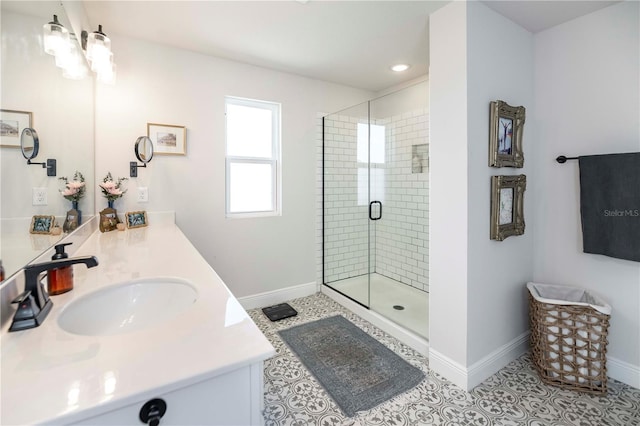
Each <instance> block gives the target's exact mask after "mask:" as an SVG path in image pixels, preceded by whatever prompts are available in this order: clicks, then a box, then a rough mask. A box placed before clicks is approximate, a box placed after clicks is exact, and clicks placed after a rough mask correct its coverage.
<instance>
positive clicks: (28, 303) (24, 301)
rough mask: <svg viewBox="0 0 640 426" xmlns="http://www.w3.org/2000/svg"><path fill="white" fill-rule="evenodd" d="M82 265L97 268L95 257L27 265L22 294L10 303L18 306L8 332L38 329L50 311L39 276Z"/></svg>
mask: <svg viewBox="0 0 640 426" xmlns="http://www.w3.org/2000/svg"><path fill="white" fill-rule="evenodd" d="M77 263H84V264H85V265H87V268H93V267H94V266H98V259H96V257H95V256H83V257H72V258H70V259H59V260H52V261H50V262H43V263H36V264H33V265H27V266H25V268H24V292H23V293H22V294H20V295H19V296H18V297H16V298H15V299H14V300H13V301H12V302H11V303H17V304H18V310H17V311H16V313H15V315H14V316H13V322H12V323H11V327H10V328H9V331H18V330H26V329H28V328H34V327H38V326H39V325H40V324H42V322H43V321H44V319H45V318H46V316H47V315H48V314H49V311H51V307H52V306H53V302H52V301H51V299H49V295H48V294H47V293H46V292H45V291H44V288H43V287H42V283H41V282H40V280H39V277H40V274H41V273H43V272H45V271H50V270H52V269H58V268H64V267H66V266H71V265H75V264H77Z"/></svg>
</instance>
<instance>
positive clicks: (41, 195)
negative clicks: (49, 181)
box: [32, 188, 47, 206]
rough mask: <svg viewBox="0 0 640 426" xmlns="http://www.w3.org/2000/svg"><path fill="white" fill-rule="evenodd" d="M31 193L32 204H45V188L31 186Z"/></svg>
mask: <svg viewBox="0 0 640 426" xmlns="http://www.w3.org/2000/svg"><path fill="white" fill-rule="evenodd" d="M32 194H33V203H32V204H33V205H34V206H46V205H47V188H32Z"/></svg>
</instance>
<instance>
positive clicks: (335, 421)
mask: <svg viewBox="0 0 640 426" xmlns="http://www.w3.org/2000/svg"><path fill="white" fill-rule="evenodd" d="M289 303H290V304H291V306H293V307H294V308H295V309H296V310H297V311H298V316H296V317H292V318H287V319H285V320H282V321H278V322H271V321H269V318H267V317H266V316H265V315H264V314H263V313H262V311H261V310H260V309H252V310H250V311H249V315H251V318H252V319H253V320H254V321H255V323H256V324H257V325H258V327H259V328H260V330H261V331H262V332H263V333H264V334H265V335H266V336H267V338H268V339H269V341H270V342H271V344H273V346H274V347H275V348H276V351H277V353H276V355H274V356H273V357H272V358H269V359H268V360H266V361H265V363H264V386H265V395H264V422H265V425H266V426H349V425H352V426H411V425H441V426H461V425H464V426H521V425H526V426H640V389H634V388H632V387H630V386H627V385H625V384H624V383H620V382H617V381H615V380H612V379H609V384H608V389H609V392H608V393H607V395H603V396H599V395H590V394H584V393H579V392H573V391H569V390H565V389H562V388H558V387H554V386H549V385H546V384H544V383H542V381H541V380H540V378H539V377H538V373H536V371H535V369H534V368H533V365H532V364H531V359H530V356H529V354H525V355H523V356H521V357H520V358H518V359H516V360H514V361H513V362H511V363H510V364H509V365H507V366H506V367H504V368H503V369H502V370H500V371H499V372H498V373H496V374H495V375H493V376H491V377H490V378H489V379H487V380H486V381H485V382H484V383H482V384H481V385H479V386H477V387H476V388H474V389H473V390H472V391H471V392H465V391H463V390H462V389H460V388H458V387H457V386H455V385H454V384H452V383H451V382H449V381H448V380H446V379H444V378H443V377H442V376H440V375H438V374H437V373H434V372H433V371H431V370H430V369H429V360H428V359H427V358H426V357H424V356H423V355H421V354H419V353H418V352H416V351H414V350H413V349H411V348H409V347H408V346H406V345H404V344H403V343H401V342H399V341H398V340H396V339H395V338H394V337H392V336H390V335H388V334H387V333H385V332H383V331H382V330H380V329H379V328H377V327H374V326H373V325H371V324H370V323H369V322H367V321H365V320H364V319H362V318H360V317H359V316H357V315H356V314H354V313H353V312H351V311H349V310H348V309H346V308H344V307H343V306H341V305H339V304H337V303H336V302H334V301H333V300H331V299H330V298H328V297H327V296H325V295H324V294H321V293H317V294H314V295H312V296H308V297H303V298H300V299H295V300H292V301H289ZM335 315H342V316H343V317H345V318H347V319H348V320H349V321H351V322H352V323H353V324H355V325H356V326H357V327H358V328H360V329H361V330H363V331H364V332H366V333H367V334H369V335H370V336H371V337H373V338H375V339H376V340H377V341H379V342H380V343H382V344H383V345H385V346H386V347H387V348H389V349H391V350H392V351H393V352H395V353H396V354H398V355H399V356H400V357H402V358H403V359H404V360H405V361H407V362H408V363H409V364H411V365H413V366H414V367H417V368H419V369H420V370H422V372H423V373H425V375H426V378H425V380H423V381H422V382H420V383H419V384H418V385H417V386H416V387H414V388H413V389H410V390H408V391H407V392H404V393H403V394H401V395H398V396H397V397H395V398H392V399H391V400H389V401H387V402H384V403H382V404H380V405H378V406H377V407H375V408H372V409H371V410H367V411H361V412H359V413H358V414H357V415H356V416H355V417H347V416H345V414H344V413H343V412H342V410H341V409H340V407H338V405H337V404H336V403H335V402H334V401H333V398H331V397H330V396H329V395H328V394H327V392H326V390H325V389H324V388H323V387H322V386H321V385H320V384H319V383H318V381H317V380H316V378H315V377H314V376H313V375H312V374H311V373H310V372H309V370H307V369H306V368H305V367H304V366H303V365H302V363H301V362H300V359H299V358H298V356H297V355H296V354H295V353H293V352H292V351H291V349H290V348H289V346H287V345H286V344H285V343H284V342H283V341H282V338H281V337H280V334H278V332H279V331H281V330H284V329H287V328H290V327H293V326H296V325H299V324H304V323H307V322H310V321H315V320H318V319H321V318H327V317H330V316H335Z"/></svg>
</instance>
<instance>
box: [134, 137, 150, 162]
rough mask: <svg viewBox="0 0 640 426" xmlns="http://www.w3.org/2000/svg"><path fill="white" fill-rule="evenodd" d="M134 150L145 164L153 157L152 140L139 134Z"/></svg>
mask: <svg viewBox="0 0 640 426" xmlns="http://www.w3.org/2000/svg"><path fill="white" fill-rule="evenodd" d="M135 151H136V157H138V160H140V161H142V162H143V163H145V164H147V163H148V162H149V161H151V159H152V158H153V142H151V139H149V137H147V136H140V137H139V138H138V139H137V140H136V146H135Z"/></svg>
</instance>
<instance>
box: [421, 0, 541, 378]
mask: <svg viewBox="0 0 640 426" xmlns="http://www.w3.org/2000/svg"><path fill="white" fill-rule="evenodd" d="M430 50H431V69H430V82H431V104H430V112H431V123H430V125H431V136H430V141H431V204H430V206H431V212H430V214H431V223H430V225H431V226H430V230H431V245H430V247H429V253H430V255H431V257H430V259H431V261H430V270H431V280H430V289H431V294H430V299H431V303H430V307H431V312H430V317H429V323H430V337H431V338H430V354H431V361H430V365H431V366H432V368H434V370H435V371H438V372H441V373H442V374H444V375H445V376H446V377H448V378H450V379H451V380H452V381H454V383H457V384H459V385H460V386H462V387H464V388H471V387H473V386H475V385H476V384H478V383H479V382H480V381H482V380H483V379H485V378H486V377H488V376H489V375H491V374H492V373H493V372H495V371H496V370H497V369H499V368H500V367H502V366H503V360H502V359H500V354H498V353H496V352H497V351H498V350H499V349H500V348H505V347H508V346H509V345H511V344H513V342H518V341H519V339H521V336H522V334H523V333H526V331H527V329H528V324H527V321H526V312H527V308H526V298H525V292H524V285H525V284H526V282H527V281H528V280H529V279H530V278H531V276H532V275H533V266H532V263H531V257H532V255H533V233H534V231H533V230H532V229H531V228H528V229H527V231H526V232H525V234H524V235H522V236H517V237H510V238H507V239H506V240H505V241H502V242H497V241H492V240H490V239H489V222H490V220H489V213H490V176H492V175H499V174H507V175H513V174H520V173H525V174H529V173H530V171H532V170H533V168H532V166H531V160H530V157H529V156H528V155H527V153H531V152H532V150H534V149H535V146H536V140H535V136H534V133H533V132H532V131H531V130H532V129H531V128H532V127H533V124H531V123H529V126H528V127H527V126H526V125H525V134H524V141H525V142H524V145H525V157H526V160H528V161H526V162H525V167H524V168H523V169H510V168H502V169H495V168H490V167H488V165H487V163H488V161H487V158H488V145H489V141H488V135H489V103H490V101H492V100H496V99H502V100H504V101H506V102H508V103H509V104H511V105H514V106H515V105H525V106H526V107H528V108H529V112H531V111H532V110H533V103H534V99H533V74H532V68H533V41H532V36H531V34H530V33H528V32H527V31H526V30H524V29H523V28H521V27H519V26H517V25H515V24H514V23H512V22H511V21H509V20H507V19H506V18H504V17H502V16H501V15H499V14H497V13H495V12H493V11H492V10H490V9H489V8H487V7H486V6H485V5H483V4H481V3H477V2H469V3H463V2H454V3H452V4H450V5H447V6H445V7H444V8H442V9H440V10H438V11H437V12H435V13H434V14H433V15H432V18H431V45H430ZM505 52H506V53H505ZM534 202H535V201H534V197H533V195H532V194H531V193H530V192H527V193H525V220H526V219H527V218H530V217H531V215H532V208H531V206H532V205H533V204H534ZM514 350H518V348H514ZM487 358H489V360H488V361H487Z"/></svg>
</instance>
